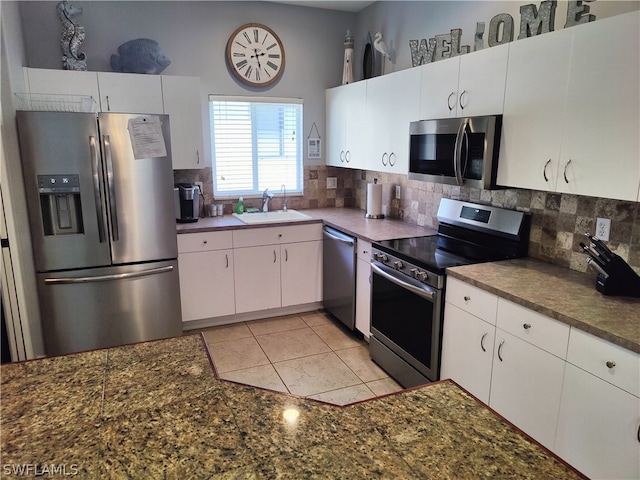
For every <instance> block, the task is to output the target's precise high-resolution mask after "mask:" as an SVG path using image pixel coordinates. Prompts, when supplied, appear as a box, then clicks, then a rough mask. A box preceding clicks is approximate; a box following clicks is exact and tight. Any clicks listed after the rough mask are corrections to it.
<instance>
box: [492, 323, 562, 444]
mask: <svg viewBox="0 0 640 480" xmlns="http://www.w3.org/2000/svg"><path fill="white" fill-rule="evenodd" d="M564 366H565V361H564V359H561V358H558V357H556V356H554V355H551V354H549V353H547V352H545V351H544V350H542V349H540V348H538V347H536V346H534V345H531V344H529V343H527V342H525V341H523V340H520V339H519V338H516V337H514V336H513V335H510V334H508V333H506V332H504V331H503V330H501V329H499V328H498V329H496V345H495V350H494V355H493V370H492V376H491V393H490V395H489V406H491V407H492V408H493V409H495V410H496V411H497V412H498V413H500V415H502V416H504V417H505V418H506V419H507V420H509V421H510V422H512V423H513V424H515V425H517V426H518V427H519V428H521V429H522V430H524V431H525V432H526V433H528V434H529V435H531V436H532V437H533V438H535V439H536V440H537V441H539V442H540V443H541V444H542V445H544V446H545V447H547V448H549V449H551V450H553V443H554V437H555V432H556V421H557V419H558V410H559V408H560V394H561V392H562V378H563V375H564Z"/></svg>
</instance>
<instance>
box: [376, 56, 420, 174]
mask: <svg viewBox="0 0 640 480" xmlns="http://www.w3.org/2000/svg"><path fill="white" fill-rule="evenodd" d="M419 106H420V69H419V68H409V69H406V70H401V71H399V72H396V73H391V74H388V75H384V76H381V77H376V78H373V79H371V80H367V123H368V128H369V140H368V141H367V146H368V155H367V157H368V158H369V166H368V168H369V169H370V170H376V171H381V172H391V173H400V174H403V175H406V174H407V169H408V165H409V123H410V122H412V121H414V120H418V119H419V115H420V112H419V110H420V108H419Z"/></svg>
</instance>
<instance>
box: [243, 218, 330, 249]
mask: <svg viewBox="0 0 640 480" xmlns="http://www.w3.org/2000/svg"><path fill="white" fill-rule="evenodd" d="M321 239H322V223H311V224H305V225H296V226H291V227H289V226H287V227H266V228H244V229H242V230H233V246H234V247H235V248H238V247H257V246H260V245H278V244H280V243H295V242H310V241H313V240H321Z"/></svg>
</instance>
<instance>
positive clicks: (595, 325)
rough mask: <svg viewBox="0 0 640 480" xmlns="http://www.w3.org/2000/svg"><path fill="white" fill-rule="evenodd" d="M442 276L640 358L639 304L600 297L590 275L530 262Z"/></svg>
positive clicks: (467, 268) (485, 266) (457, 270)
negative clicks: (507, 301) (619, 347)
mask: <svg viewBox="0 0 640 480" xmlns="http://www.w3.org/2000/svg"><path fill="white" fill-rule="evenodd" d="M447 273H448V274H450V275H451V276H452V277H456V278H458V279H460V280H463V281H465V282H467V283H470V284H472V285H475V286H477V287H480V288H483V289H485V290H487V291H488V292H491V293H494V294H496V295H499V296H501V297H504V298H506V299H507V300H511V301H512V302H515V303H518V304H520V305H522V306H524V307H527V308H529V309H531V310H534V311H536V312H539V313H542V314H544V315H547V316H549V317H551V318H555V319H557V320H560V321H561V322H564V323H567V324H569V325H571V326H574V327H576V328H579V329H580V330H584V331H585V332H589V333H592V334H594V335H596V336H598V337H601V338H604V339H605V340H608V341H610V342H612V343H615V344H617V345H620V346H622V347H624V348H627V349H629V350H631V351H633V352H637V353H640V299H638V298H631V297H618V296H615V297H614V296H605V295H603V294H601V293H600V292H598V291H597V290H596V288H595V277H594V275H586V274H584V273H579V272H575V271H573V270H569V269H567V268H562V267H558V266H556V265H551V264H549V263H544V262H541V261H538V260H534V259H530V258H524V259H517V260H507V261H503V262H493V263H482V264H477V265H467V266H463V267H453V268H449V269H447Z"/></svg>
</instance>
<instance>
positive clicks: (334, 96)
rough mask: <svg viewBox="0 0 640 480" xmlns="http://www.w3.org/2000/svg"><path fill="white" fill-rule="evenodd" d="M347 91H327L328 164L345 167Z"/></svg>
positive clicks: (331, 89) (340, 89) (336, 89)
mask: <svg viewBox="0 0 640 480" xmlns="http://www.w3.org/2000/svg"><path fill="white" fill-rule="evenodd" d="M346 102H347V99H346V90H345V89H344V88H342V87H336V88H330V89H328V90H327V91H326V115H327V125H326V131H327V144H326V146H325V150H326V153H325V155H326V160H325V162H326V164H327V165H331V166H334V167H344V166H345V159H344V153H345V152H344V150H345V122H346V118H345V110H346Z"/></svg>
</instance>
